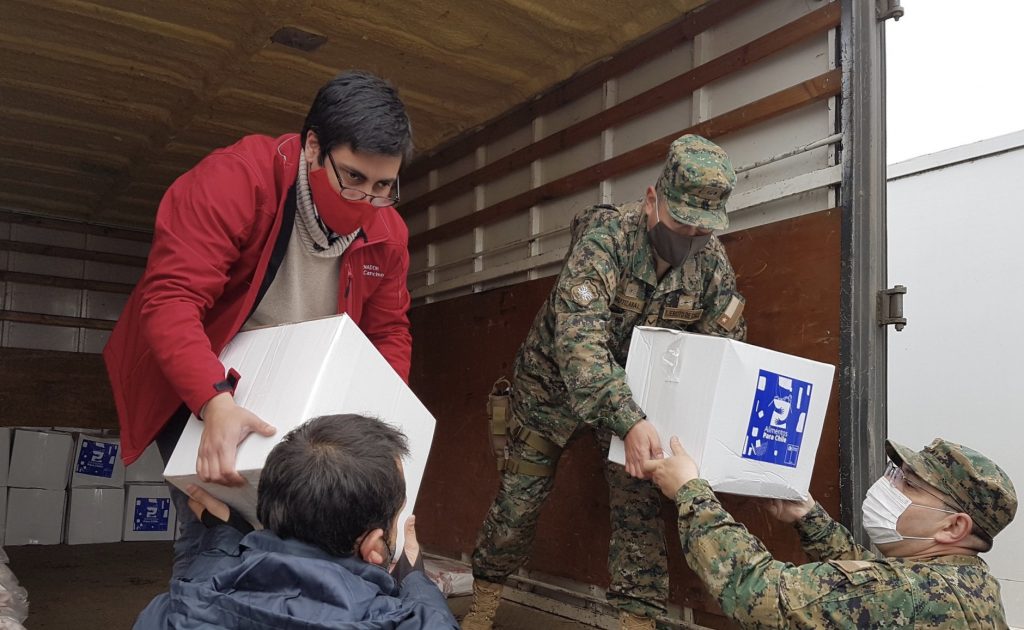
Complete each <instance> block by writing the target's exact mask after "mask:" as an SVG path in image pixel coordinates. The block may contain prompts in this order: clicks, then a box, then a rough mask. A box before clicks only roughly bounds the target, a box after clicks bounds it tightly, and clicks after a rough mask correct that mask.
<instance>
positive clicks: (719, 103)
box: [402, 0, 840, 304]
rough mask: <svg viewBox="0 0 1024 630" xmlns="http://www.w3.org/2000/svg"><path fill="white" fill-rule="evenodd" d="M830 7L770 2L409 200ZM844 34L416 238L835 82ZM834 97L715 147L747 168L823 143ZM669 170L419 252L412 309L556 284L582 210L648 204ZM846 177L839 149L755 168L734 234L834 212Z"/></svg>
mask: <svg viewBox="0 0 1024 630" xmlns="http://www.w3.org/2000/svg"><path fill="white" fill-rule="evenodd" d="M821 6H822V3H818V2H811V3H809V2H805V1H804V0H770V1H765V2H762V3H760V4H759V5H757V6H755V7H753V8H751V9H749V10H747V11H744V12H742V13H741V14H740V15H738V16H736V17H735V18H733V19H732V20H730V21H727V22H725V23H723V24H721V25H719V26H717V27H715V28H713V29H711V30H708V31H705V32H704V33H702V34H700V35H698V36H697V37H696V38H695V39H694V40H693V41H686V42H684V43H682V44H681V45H680V46H678V47H677V48H675V49H672V50H667V51H666V52H665V53H664V55H662V56H660V57H659V58H656V59H654V60H652V61H650V62H648V63H646V64H644V65H642V66H640V67H637V68H636V69H634V70H632V71H630V72H628V73H626V74H625V75H623V76H620V77H617V78H615V79H612V80H609V81H607V82H605V84H604V86H603V89H600V90H595V91H593V92H591V93H589V94H586V95H584V96H582V97H580V98H579V99H577V100H575V101H573V102H572V103H569V104H568V105H566V106H564V107H562V108H561V109H558V110H556V111H553V112H550V113H548V114H545V115H543V116H541V117H538V118H537V119H535V120H534V121H533V122H532V124H530V125H528V126H525V127H523V128H521V129H520V130H518V131H516V132H513V133H512V134H510V135H508V136H506V137H504V138H501V139H500V140H498V141H496V142H494V143H492V144H490V145H487V146H483V147H479V148H478V149H477V151H476V153H475V154H471V155H467V156H465V157H463V158H461V159H459V160H457V161H456V162H454V163H452V164H449V165H446V166H445V167H444V168H440V169H436V170H434V171H432V172H431V173H430V174H429V175H428V176H425V177H422V178H419V179H418V180H416V181H412V182H408V184H407V183H406V182H404V181H403V190H402V193H403V197H404V198H406V199H413V198H415V196H417V195H418V194H421V193H422V192H424V191H426V190H431V189H434V188H436V187H438V186H440V185H443V184H445V183H446V182H449V181H452V180H453V179H455V178H457V177H460V176H463V175H466V174H469V173H470V172H472V171H473V170H475V169H476V168H479V167H482V166H484V165H486V164H489V163H491V162H493V161H495V160H497V159H499V158H501V157H503V156H506V155H508V154H509V153H511V152H512V151H515V150H517V149H520V148H522V147H524V146H527V145H528V144H530V143H532V142H535V141H537V140H540V139H542V138H544V137H546V136H548V135H550V134H553V133H556V132H558V131H560V130H562V129H565V128H566V127H568V126H569V125H572V124H574V123H577V122H579V121H581V120H584V119H586V118H588V117H590V116H593V115H594V114H597V113H599V112H600V111H601V110H602V109H607V108H609V107H611V106H614V105H615V104H616V103H620V102H622V101H624V100H626V99H629V98H631V97H633V96H636V95H637V94H640V93H642V92H643V91H645V90H648V89H650V88H653V87H656V86H658V85H660V84H662V83H664V82H665V81H667V80H669V79H671V78H673V77H675V76H678V75H680V74H682V73H684V72H686V71H688V70H690V69H692V68H694V67H696V66H698V65H700V64H702V63H705V62H707V61H709V60H712V59H714V58H716V57H718V56H720V55H722V54H723V53H726V52H728V51H730V50H733V49H735V48H737V47H740V46H742V45H744V44H746V43H748V42H750V41H752V40H754V39H756V38H758V37H760V36H762V35H764V34H766V33H768V32H770V31H772V30H774V29H777V28H779V27H781V26H784V25H785V24H787V23H789V22H792V21H793V20H796V19H797V18H799V17H801V16H803V15H806V14H807V13H809V12H811V11H813V10H815V9H818V8H820V7H821ZM835 48H836V46H835V31H834V30H833V31H831V32H829V33H828V34H824V33H823V34H821V35H820V36H817V37H813V38H811V39H809V40H807V41H805V42H803V43H800V44H797V45H795V46H792V47H790V48H789V49H787V50H785V51H782V52H779V53H776V54H774V55H772V56H770V57H768V58H766V59H764V60H762V61H760V62H758V63H755V64H752V65H750V66H748V67H745V68H743V69H742V70H741V71H739V72H736V73H734V74H731V75H728V76H726V77H724V78H722V79H719V80H717V81H715V82H713V83H711V84H709V85H707V86H705V87H703V88H701V89H699V90H697V91H696V92H694V93H693V94H692V95H691V96H687V97H685V98H683V99H681V100H679V101H676V102H674V103H670V104H668V105H667V106H665V107H663V108H661V109H659V110H656V111H653V112H650V113H648V114H646V115H645V116H643V117H640V118H637V119H634V120H631V121H628V122H626V123H623V124H621V125H620V126H618V127H615V128H611V129H608V130H606V131H604V132H603V133H601V134H600V135H596V136H594V137H592V138H590V139H587V140H586V141H584V142H582V143H580V144H577V145H575V146H572V147H570V148H568V149H566V150H563V151H562V152H560V153H557V154H554V155H551V156H547V157H545V158H542V159H540V160H537V161H535V162H533V163H532V164H530V165H528V166H525V167H522V168H520V169H517V170H514V171H511V172H509V173H507V174H505V175H504V176H502V177H501V178H499V179H496V180H492V181H489V182H486V183H484V184H483V185H481V186H477V187H476V189H475V191H473V192H470V193H466V194H464V195H461V196H458V197H456V198H452V199H447V200H444V201H442V202H440V203H437V204H435V205H433V206H431V207H430V209H429V210H427V211H423V212H419V213H416V214H414V215H412V216H409V217H407V221H408V224H409V228H410V233H411V234H414V235H415V234H417V233H420V232H423V231H425V230H426V229H429V228H432V227H436V226H438V225H442V224H444V223H445V222H448V221H451V220H453V219H456V218H459V217H462V216H466V215H467V214H469V213H472V212H474V211H477V210H480V209H482V208H486V207H488V206H490V205H493V204H494V203H497V202H499V201H502V200H504V199H508V198H510V197H512V196H514V195H516V194H520V193H522V192H525V191H526V190H529V189H530V188H532V187H535V186H539V185H543V184H545V183H547V182H550V181H552V180H555V179H558V178H559V177H563V176H565V175H567V174H569V173H573V172H576V171H579V170H581V169H584V168H586V167H587V166H590V165H594V164H597V163H599V162H601V161H603V160H606V159H609V158H612V157H615V156H617V155H620V154H622V153H624V152H626V151H629V150H631V149H634V148H636V147H638V146H641V145H644V144H646V143H648V142H651V141H653V140H656V139H658V138H660V137H663V136H665V135H668V134H671V133H674V132H676V131H679V130H680V129H684V128H687V127H689V126H691V125H694V124H696V123H699V122H701V121H704V120H708V119H710V118H713V117H715V116H718V115H721V114H723V113H726V112H728V111H731V110H734V109H736V108H739V107H742V106H744V105H746V104H748V103H751V102H753V101H755V100H757V99H759V98H762V97H765V96H768V95H769V94H772V93H775V92H777V91H779V90H782V89H785V88H788V87H790V86H793V85H795V84H798V83H800V82H802V81H805V80H807V79H810V78H812V77H815V76H817V75H820V74H822V73H825V72H827V71H829V70H831V69H833V68H835V67H836V65H837V60H836V55H835ZM835 107H836V106H835V100H834V99H829V100H826V101H823V102H819V103H814V104H811V105H808V106H806V107H803V108H801V109H799V110H797V111H794V112H791V113H789V114H786V115H783V116H780V117H777V118H774V119H771V120H769V121H767V122H764V123H761V124H759V125H757V126H755V127H752V128H749V129H745V130H742V131H739V132H735V133H730V134H727V135H725V136H723V137H721V138H718V139H716V141H717V142H718V143H719V144H720V145H721V146H722V147H723V148H724V149H725V150H726V151H727V152H728V153H729V155H730V157H731V158H732V161H733V165H734V166H735V167H737V169H739V168H742V167H743V166H744V165H750V164H753V163H755V162H760V161H762V160H765V159H768V158H771V157H773V156H776V155H778V154H781V153H786V152H790V151H792V150H794V149H796V148H799V147H803V146H805V145H807V144H810V143H813V142H817V141H819V140H822V139H824V138H827V137H829V136H831V135H832V134H833V133H835V130H836V118H837V112H836V109H835ZM659 172H660V165H652V166H649V167H646V168H641V169H639V170H637V171H634V172H632V173H628V174H625V175H623V176H620V177H616V178H612V179H609V180H606V181H603V182H600V183H599V184H597V185H594V186H593V187H590V188H587V189H584V190H580V191H578V192H576V193H574V194H572V195H569V196H566V197H561V198H558V199H554V200H552V201H549V202H546V203H543V204H540V205H537V206H534V207H533V208H531V209H530V210H529V211H527V212H523V213H521V214H520V215H518V216H515V217H512V218H509V219H506V220H504V221H501V222H497V223H493V224H489V225H486V226H484V227H479V228H476V229H475V230H474V231H473V232H471V233H467V234H462V235H459V236H456V237H454V238H451V239H448V240H445V241H441V242H436V243H433V244H431V245H428V246H426V247H422V248H417V249H414V250H413V251H412V252H411V266H410V277H409V289H410V291H411V293H412V295H413V299H414V304H418V303H423V302H430V301H435V300H439V299H445V298H449V297H455V296H458V295H465V294H467V293H472V292H476V291H482V290H487V289H490V288H494V287H497V286H503V285H508V284H514V283H518V282H523V281H526V280H530V279H534V278H538V277H543V276H548V275H553V274H556V273H558V271H559V270H560V268H561V261H562V259H563V258H564V256H565V254H566V250H567V247H568V244H569V233H568V227H569V225H570V222H571V220H572V217H573V216H574V215H575V214H576V213H577V212H579V211H580V210H582V209H584V208H586V207H587V206H590V205H593V204H596V203H622V202H627V201H631V200H635V199H639V198H640V197H641V196H642V195H643V192H644V190H645V189H646V187H647V186H649V185H652V184H654V182H655V180H656V179H657V177H658V175H659ZM839 179H840V167H838V166H836V157H835V151H834V145H828V146H824V147H821V148H817V149H813V150H811V151H807V152H805V153H802V154H800V155H797V156H794V157H789V158H786V159H784V160H780V161H778V162H775V163H772V164H768V165H765V166H761V167H759V168H755V169H753V170H749V171H746V172H744V173H741V174H740V175H739V181H738V183H737V186H736V190H735V191H734V193H733V198H732V200H731V201H730V205H729V212H730V215H731V219H732V226H731V229H732V230H738V229H746V228H749V227H753V226H756V225H760V224H764V223H769V222H772V221H777V220H780V219H784V218H789V217H794V216H799V215H802V214H807V213H810V212H815V211H818V210H824V209H827V208H831V207H834V206H835V203H836V202H835V196H834V193H833V190H834V185H836V184H838V182H839Z"/></svg>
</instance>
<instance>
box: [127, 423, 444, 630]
mask: <svg viewBox="0 0 1024 630" xmlns="http://www.w3.org/2000/svg"><path fill="white" fill-rule="evenodd" d="M408 452H409V448H408V444H407V441H406V437H405V435H404V434H402V433H401V432H400V431H398V430H397V429H395V428H394V427H392V426H390V425H388V424H385V423H384V422H381V421H380V420H377V419H374V418H368V417H365V416H361V415H336V416H322V417H319V418H314V419H313V420H310V421H309V422H307V423H306V424H304V425H302V426H300V427H298V428H296V429H295V430H293V431H292V432H291V433H289V434H288V435H287V436H285V438H284V439H283V440H282V441H281V442H280V443H279V444H278V445H277V446H275V447H274V449H273V450H272V451H271V453H270V455H269V456H268V457H267V462H266V465H265V466H264V468H263V472H262V474H261V476H260V483H259V488H258V490H257V517H258V518H259V520H260V522H261V523H262V524H263V527H264V529H261V530H255V531H253V528H252V527H251V526H250V525H249V524H248V523H246V522H245V520H244V519H242V518H241V516H240V515H238V514H237V513H236V512H234V510H232V509H230V508H229V507H228V506H227V505H226V504H224V503H222V502H221V501H218V500H217V499H215V498H213V497H212V496H210V495H209V494H207V493H206V492H204V491H203V490H202V489H200V488H198V487H191V488H189V495H190V497H191V499H190V501H189V507H190V508H191V509H192V511H193V512H195V513H196V516H197V517H199V518H200V520H201V521H202V522H203V523H204V524H205V525H206V526H207V529H206V531H205V532H204V534H203V539H202V545H201V548H202V552H201V553H200V554H199V555H198V556H196V558H195V559H194V560H193V561H192V563H191V564H190V565H189V567H188V569H187V570H186V571H185V574H184V575H183V576H181V577H178V578H175V579H173V580H172V581H171V585H170V591H169V592H167V593H163V594H161V595H158V596H157V597H156V598H154V599H153V601H152V602H150V604H149V605H148V606H147V607H146V608H145V610H143V611H142V613H141V614H140V615H139V617H138V619H137V620H136V622H135V628H136V629H143V630H148V629H150V628H154V629H155V628H174V629H179V630H184V629H192V628H210V627H216V628H229V629H230V628H257V629H268V630H269V629H270V628H289V629H292V630H298V629H319V628H325V629H326V628H342V627H343V628H350V629H364V628H365V629H372V628H395V629H401V630H406V629H408V630H413V629H419V628H458V624H457V623H456V621H455V618H454V617H453V616H452V613H451V611H450V610H449V609H448V606H447V604H446V602H445V599H444V596H443V595H442V594H441V592H440V591H439V590H438V589H437V587H436V586H435V585H434V584H433V583H432V582H430V580H428V579H427V577H426V575H425V574H424V573H423V559H422V557H421V555H420V552H419V545H418V543H417V541H416V532H415V523H414V519H413V518H412V517H410V518H409V520H408V522H407V523H406V526H405V536H406V538H405V540H406V543H405V548H404V550H403V553H402V556H401V558H399V561H398V563H397V565H396V566H395V568H394V569H393V570H392V571H391V572H390V573H389V572H388V567H390V566H391V565H392V560H393V553H392V549H393V548H394V546H395V541H396V538H397V527H398V515H399V513H400V512H401V510H402V507H403V506H404V505H405V474H404V472H403V468H402V457H404V456H406V455H408Z"/></svg>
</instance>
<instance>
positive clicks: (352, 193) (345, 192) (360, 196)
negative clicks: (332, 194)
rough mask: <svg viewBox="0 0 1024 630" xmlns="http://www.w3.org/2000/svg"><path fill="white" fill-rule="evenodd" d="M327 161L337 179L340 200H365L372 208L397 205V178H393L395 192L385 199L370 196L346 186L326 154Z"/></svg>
mask: <svg viewBox="0 0 1024 630" xmlns="http://www.w3.org/2000/svg"><path fill="white" fill-rule="evenodd" d="M327 160H328V161H329V162H330V163H331V168H333V169H334V176H335V177H336V178H337V179H338V186H340V187H341V190H340V191H339V194H340V195H341V198H342V199H347V200H348V201H363V200H364V199H365V200H368V201H369V202H370V205H371V206H373V207H374V208H386V207H388V206H393V205H395V204H396V203H398V199H399V187H398V179H397V178H395V190H394V192H393V193H392V194H391V195H389V196H387V197H381V196H379V195H371V194H370V193H365V192H363V191H361V190H359V189H358V188H353V187H351V186H346V185H345V180H344V178H343V177H342V176H341V172H340V171H338V166H337V165H336V164H335V163H334V158H333V157H331V154H330V153H328V154H327Z"/></svg>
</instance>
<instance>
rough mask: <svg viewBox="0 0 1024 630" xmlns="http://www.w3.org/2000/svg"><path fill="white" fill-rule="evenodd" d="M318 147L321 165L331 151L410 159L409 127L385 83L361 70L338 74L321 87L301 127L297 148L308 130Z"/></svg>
mask: <svg viewBox="0 0 1024 630" xmlns="http://www.w3.org/2000/svg"><path fill="white" fill-rule="evenodd" d="M310 130H312V131H314V132H316V137H317V140H318V141H319V142H320V165H321V166H323V163H324V160H325V159H327V154H328V153H329V152H330V151H332V150H333V149H334V148H335V147H339V146H342V145H346V144H347V145H348V146H349V148H351V149H352V150H353V151H361V152H363V153H375V154H378V155H397V156H401V158H402V160H403V161H406V160H408V159H409V158H410V157H411V155H412V124H411V123H410V122H409V116H408V115H407V114H406V113H405V106H404V105H403V104H402V101H401V99H399V98H398V90H396V89H395V88H394V87H393V86H392V85H391V84H390V83H388V82H387V81H385V80H383V79H381V78H379V77H376V76H374V75H372V74H370V73H369V72H364V71H362V70H351V71H349V72H343V73H341V74H339V75H338V76H336V77H334V78H333V79H331V80H330V81H329V82H328V83H327V84H326V85H324V86H323V87H321V88H320V91H319V92H317V93H316V98H315V99H313V105H312V106H310V108H309V113H308V114H306V122H305V123H304V124H303V125H302V135H301V138H302V146H303V147H305V146H306V137H307V135H308V133H309V131H310Z"/></svg>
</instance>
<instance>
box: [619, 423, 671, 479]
mask: <svg viewBox="0 0 1024 630" xmlns="http://www.w3.org/2000/svg"><path fill="white" fill-rule="evenodd" d="M625 442H626V472H627V473H629V474H630V476H633V477H636V478H637V479H648V478H649V477H648V475H647V473H645V472H644V464H645V463H647V461H648V460H651V459H661V458H662V457H664V455H665V452H664V451H663V450H662V449H661V438H660V437H658V430H657V429H655V428H654V425H653V424H651V423H650V422H648V421H647V420H641V421H640V422H637V423H636V424H634V425H633V428H632V429H630V430H629V433H627V434H626V439H625Z"/></svg>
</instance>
